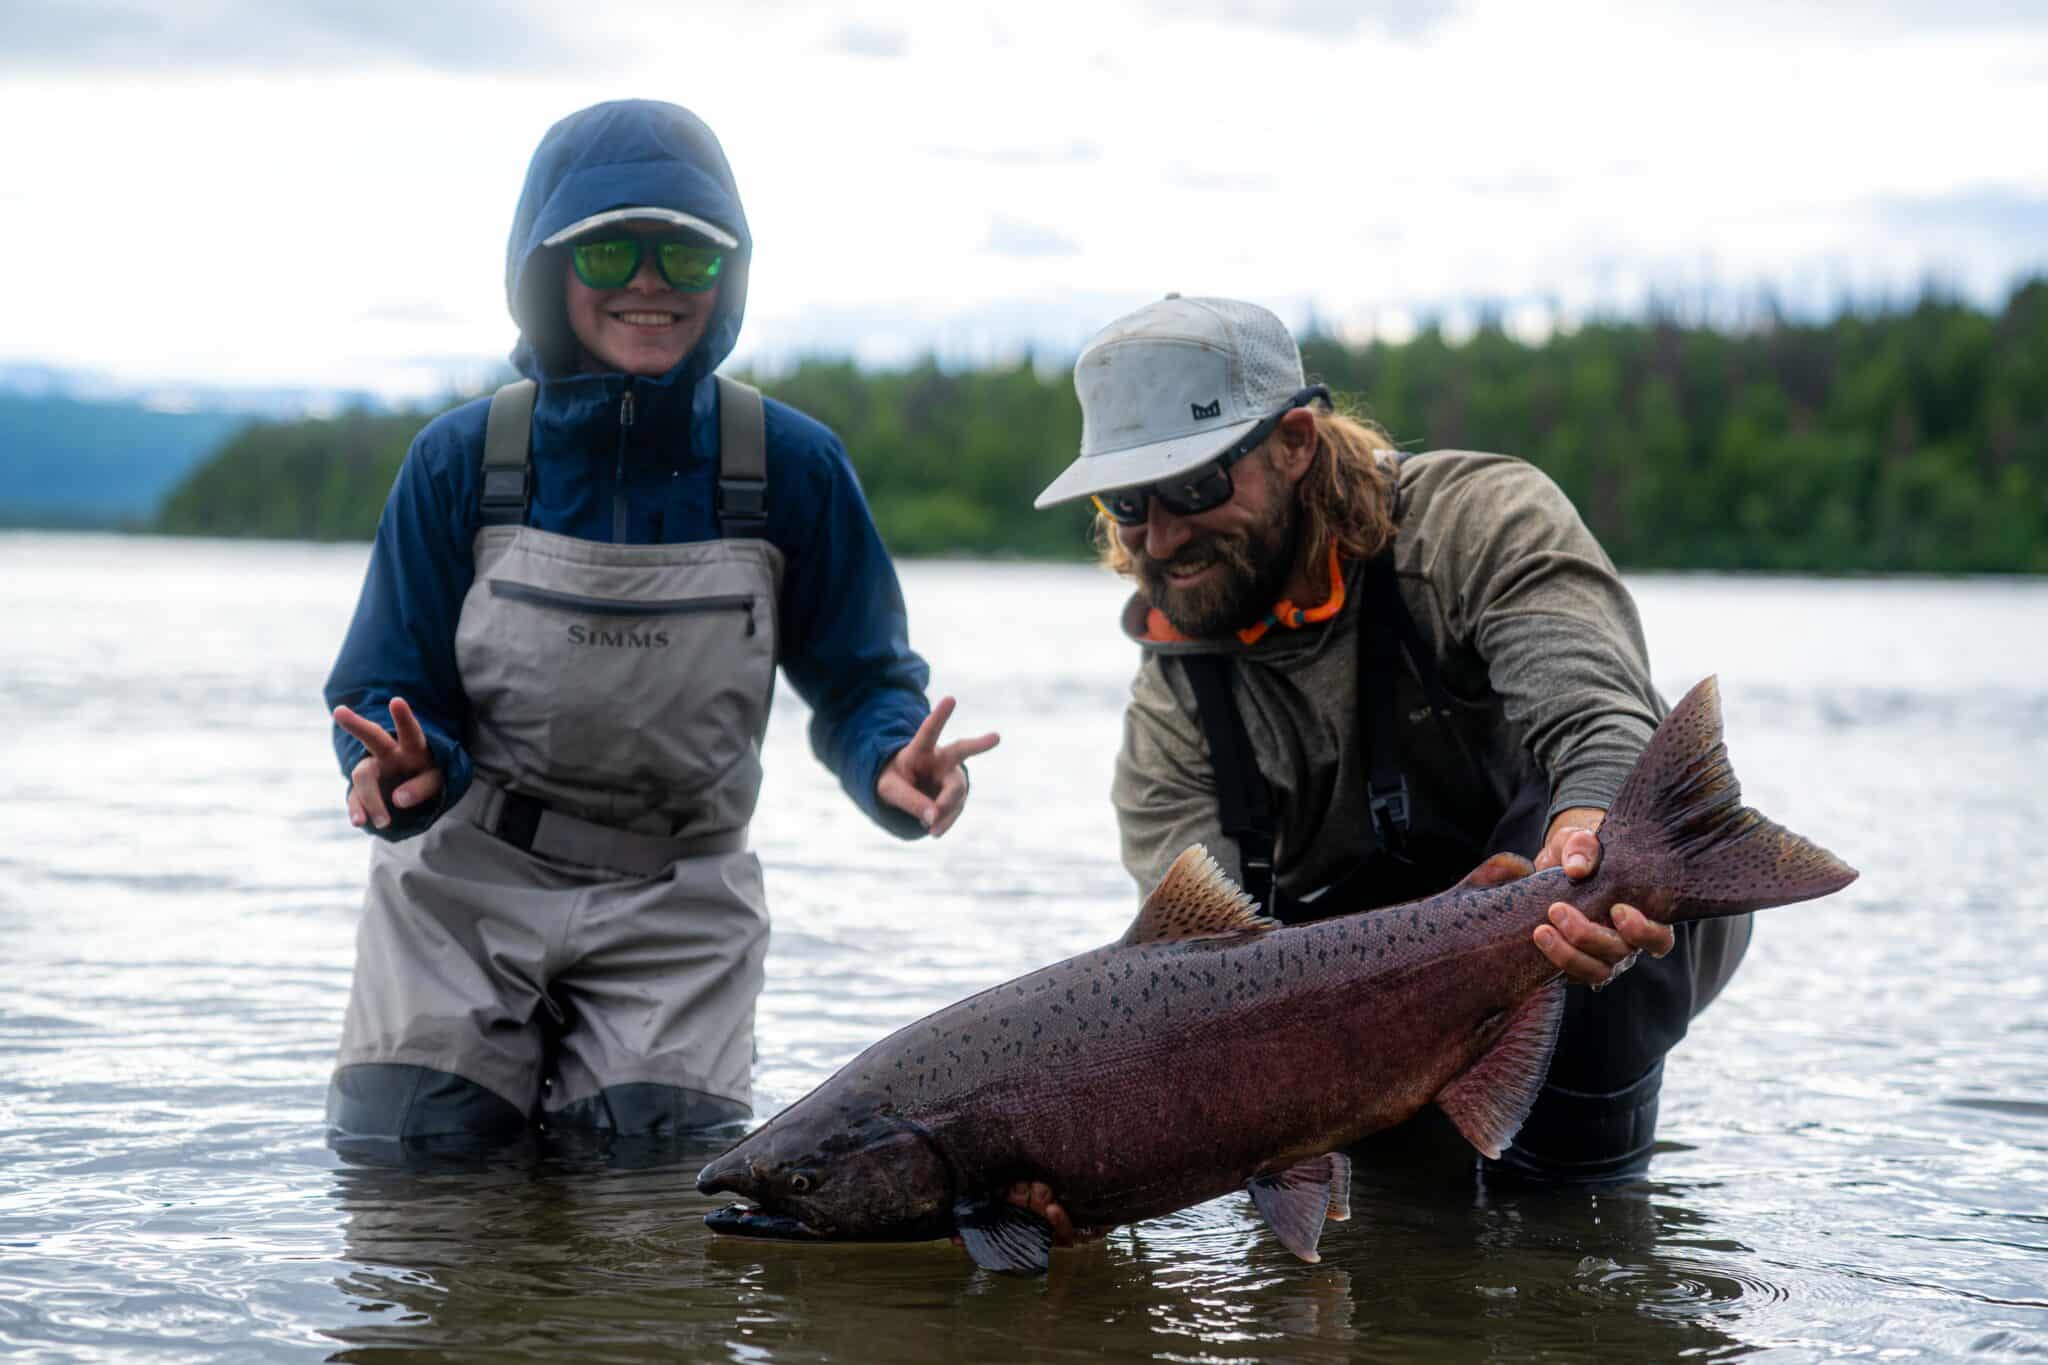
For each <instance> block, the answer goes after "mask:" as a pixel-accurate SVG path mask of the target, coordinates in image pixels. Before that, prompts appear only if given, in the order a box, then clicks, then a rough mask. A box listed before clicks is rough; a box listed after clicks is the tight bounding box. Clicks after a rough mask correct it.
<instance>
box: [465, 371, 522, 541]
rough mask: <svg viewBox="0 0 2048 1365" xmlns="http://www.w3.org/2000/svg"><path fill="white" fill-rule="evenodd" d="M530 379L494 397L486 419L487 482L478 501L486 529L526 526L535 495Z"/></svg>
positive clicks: (485, 454) (485, 479) (485, 468)
mask: <svg viewBox="0 0 2048 1365" xmlns="http://www.w3.org/2000/svg"><path fill="white" fill-rule="evenodd" d="M535 388H536V385H535V384H534V382H533V381H532V380H531V379H519V380H514V381H513V382H512V383H510V384H507V385H505V387H504V388H502V389H499V390H498V391H497V392H496V393H494V394H492V395H491V412H490V415H489V416H488V417H486V418H485V419H484V483H483V494H482V496H481V497H480V498H479V499H478V505H479V510H480V512H481V514H482V519H483V524H484V525H486V526H524V525H525V524H526V502H527V499H528V498H530V497H531V496H532V495H533V466H532V463H531V462H530V461H529V459H528V458H527V447H528V445H529V443H530V442H531V440H532V437H533V395H534V390H535Z"/></svg>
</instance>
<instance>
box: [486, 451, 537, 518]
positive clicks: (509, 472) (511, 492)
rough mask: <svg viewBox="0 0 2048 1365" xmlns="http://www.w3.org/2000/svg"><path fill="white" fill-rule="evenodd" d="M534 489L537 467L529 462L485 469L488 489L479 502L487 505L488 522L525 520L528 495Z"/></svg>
mask: <svg viewBox="0 0 2048 1365" xmlns="http://www.w3.org/2000/svg"><path fill="white" fill-rule="evenodd" d="M532 491H533V470H532V469H531V468H530V467H528V466H526V465H519V466H518V467H516V468H506V467H499V468H494V469H486V470H484V490H483V497H482V499H481V500H480V504H479V505H480V506H481V507H482V508H483V514H484V522H485V524H486V525H496V524H498V523H499V521H500V520H504V521H524V520H525V519H526V503H527V498H528V496H529V495H530V494H531V493H532Z"/></svg>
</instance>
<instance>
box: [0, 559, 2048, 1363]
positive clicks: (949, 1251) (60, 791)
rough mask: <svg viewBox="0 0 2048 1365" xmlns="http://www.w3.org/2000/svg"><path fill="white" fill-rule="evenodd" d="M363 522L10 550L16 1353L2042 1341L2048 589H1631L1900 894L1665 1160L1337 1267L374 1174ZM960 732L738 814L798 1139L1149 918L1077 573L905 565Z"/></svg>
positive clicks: (1356, 1349) (1390, 1202)
mask: <svg viewBox="0 0 2048 1365" xmlns="http://www.w3.org/2000/svg"><path fill="white" fill-rule="evenodd" d="M363 559H364V549H363V547H361V546H301V545H283V544H225V543H215V542H201V541H167V540H156V539H147V538H119V537H101V536H57V535H39V534H26V533H23V534H7V535H0V622H4V627H5V629H4V637H0V638H4V640H5V644H4V646H0V760H4V762H0V774H4V780H0V982H4V989H0V1354H5V1356H6V1357H7V1358H8V1359H9V1360H22V1361H34V1360H60V1359H64V1360H69V1359H87V1360H92V1359H136V1360H186V1359H190V1360H247V1361H259V1360H260V1361H271V1360H289V1359H320V1358H332V1359H338V1360H351V1361H353V1360H407V1359H418V1360H429V1359H431V1360H448V1359H522V1358H530V1359H543V1358H548V1359H559V1358H576V1359H581V1360H642V1359H705V1360H733V1361H756V1360H797V1361H808V1360H902V1361H931V1360H952V1359H989V1360H1096V1359H1132V1360H1147V1359H1149V1360H1162V1361H1203V1362H1226V1361H1252V1360H1258V1361H1269V1360H1288V1361H1320V1360H1415V1359H1442V1360H1457V1361H1465V1360H1503V1361H1520V1360H1546V1359H1558V1360H1569V1359H1583V1358H1586V1357H1588V1356H1593V1355H1598V1356H1601V1357H1603V1358H1608V1359H1616V1360H1661V1359H1671V1358H1677V1357H1681V1356H1685V1357H1693V1358H1707V1359H1713V1358H1731V1357H1738V1356H1750V1355H1755V1356H1758V1357H1760V1358H1763V1359H1771V1360H1809V1359H1825V1358H1831V1357H1834V1356H1874V1357H1880V1358H1885V1359H1905V1360H1950V1359H1956V1358H1961V1357H1973V1358H1976V1357H1981V1358H1987V1359H2000V1358H2016V1357H2021V1356H2039V1355H2044V1354H2048V984H2044V983H2048V946H2044V944H2048V934H2044V932H2043V930H2044V928H2048V889H2044V888H2048V878H2044V877H2043V876H2042V866H2043V864H2042V858H2041V855H2040V851H2039V850H2038V849H2037V848H2036V847H2035V844H2036V842H2037V839H2038V837H2039V834H2040V831H2041V830H2042V829H2043V827H2044V823H2048V822H2044V819H2043V817H2044V815H2048V809H2044V799H2043V794H2042V793H2043V779H2042V771H2043V767H2044V762H2043V760H2044V758H2048V583H2042V582H1986V581H1971V582H1931V581H1912V582H1890V581H1877V582H1870V581H1810V580H1795V579H1752V578H1741V579H1735V578H1718V577H1645V578H1639V579H1635V580H1633V581H1632V586H1633V587H1634V589H1635V591H1636V593H1637V595H1638V598H1639V601H1640V603H1641V605H1642V609H1643V615H1644V619H1645V622H1646V626H1647V629H1648V632H1649V637H1650V643H1651V650H1652V656H1653V658H1654V660H1655V663H1656V676H1657V682H1658V684H1659V686H1660V687H1661V688H1662V689H1663V690H1664V691H1665V693H1666V695H1667V696H1672V697H1675V696H1677V695H1678V694H1679V693H1681V692H1682V691H1683V690H1684V689H1685V688H1686V687H1688V686H1689V685H1690V684H1691V683H1693V682H1694V681H1696V680H1697V679H1698V678H1699V677H1701V676H1703V675H1705V674H1707V673H1718V674H1719V675H1720V677H1721V683H1722V690H1723V696H1724V701H1725V709H1726V716H1727V731H1728V744H1729V749H1730V752H1731V754H1732V755H1733V758H1734V760H1735V766H1736V769H1737V771H1738V772H1739V773H1740V775H1741V776H1742V778H1743V782H1744V786H1745V790H1746V793H1747V795H1748V798H1749V799H1750V801H1751V802H1752V803H1753V804H1755V805H1756V806H1758V807H1759V808H1760V809H1762V810H1764V811H1766V812H1767V813H1769V814H1771V815H1773V816H1774V817H1777V818H1779V819H1781V820H1782V821H1784V822H1785V823H1787V824H1789V825H1791V826H1792V827H1793V828H1795V829H1798V830H1799V831H1801V832H1802V833H1806V834H1809V835H1811V836H1812V837H1814V838H1815V839H1817V840H1819V841H1820V842H1822V843H1824V844H1826V845H1828V846H1829V847H1831V848H1833V849H1834V850H1835V851H1836V852H1837V853H1840V854H1841V855H1843V856H1844V857H1845V858H1847V859H1848V860H1849V861H1850V862H1852V863H1854V864H1856V865H1857V866H1859V867H1860V868H1861V869H1862V870H1863V878H1862V880H1861V881H1860V882H1858V883H1857V884H1856V885H1855V886H1853V887H1851V888H1850V889H1849V890H1848V891H1846V892H1844V893H1842V894H1840V895H1838V896H1835V897H1833V898H1831V899H1829V900H1826V901H1822V902H1818V903H1813V904H1809V905H1803V906H1795V907H1788V908H1785V909H1781V910H1774V911H1770V912H1767V914H1766V915H1765V916H1763V917H1761V918H1760V919H1759V922H1758V929H1757V937H1756V942H1755V946H1754V947H1753V949H1752V950H1751V953H1750V956H1749V959H1748V961H1747V962H1746V964H1745V965H1744V967H1743V969H1742V971H1741V972H1740V974H1739V975H1738V976H1737V977H1736V979H1735V980H1734V982H1733V984H1732V985H1731V986H1730V987H1729V988H1728V990H1727V992H1726V994H1725V995H1724V996H1723V997H1722V998H1721V999H1720V1001H1718V1002H1717V1003H1716V1004H1715V1005H1714V1007H1713V1008H1712V1009H1710V1010H1709V1011H1708V1012H1707V1013H1706V1014H1704V1015H1703V1016H1701V1018H1700V1019H1699V1020H1698V1021H1696V1022H1695V1024H1694V1026H1693V1030H1692V1033H1691V1035H1690V1037H1689V1038H1688V1039H1687V1040H1686V1042H1685V1043H1683V1044H1682V1045H1681V1046H1680V1048H1679V1049H1678V1050H1677V1051H1676V1052H1675V1053H1674V1054H1673V1055H1672V1059H1671V1062H1670V1065H1669V1068H1668V1072H1667V1077H1668V1078H1667V1081H1666V1085H1665V1092H1664V1094H1665V1099H1664V1119H1663V1125H1662V1129H1661V1136H1662V1138H1663V1140H1664V1145H1663V1150H1662V1151H1661V1153H1660V1155H1659V1156H1658V1157H1657V1159H1656V1161H1655V1163H1654V1165H1653V1167H1652V1169H1651V1172H1650V1175H1649V1177H1648V1178H1647V1179H1645V1180H1643V1181H1640V1182H1638V1183H1635V1184H1633V1185H1629V1186H1626V1187H1623V1188H1620V1189H1610V1190H1606V1191H1602V1192H1600V1193H1598V1194H1590V1193H1583V1192H1580V1193H1555V1192H1553V1193H1534V1194H1531V1193H1513V1192H1503V1191H1498V1190H1493V1191H1489V1190H1484V1189H1475V1188H1473V1187H1472V1186H1470V1185H1469V1184H1468V1185H1460V1186H1458V1187H1455V1188H1451V1189H1447V1190H1438V1189H1430V1190H1379V1189H1374V1188H1370V1187H1369V1183H1368V1187H1367V1188H1364V1189H1362V1190H1361V1192H1360V1196H1359V1198H1358V1200H1357V1201H1356V1204H1355V1214H1356V1217H1355V1219H1354V1221H1352V1222H1351V1223H1349V1224H1342V1225H1333V1227H1332V1228H1331V1229H1330V1231H1329V1232H1328V1234H1326V1236H1325V1238H1324V1241H1323V1248H1322V1249H1323V1254H1324V1260H1323V1262H1322V1264H1320V1265H1317V1266H1307V1265H1303V1264H1301V1263H1299V1262H1297V1261H1296V1260H1295V1259H1294V1258H1293V1257H1292V1256H1290V1255H1289V1254H1288V1253H1286V1252H1285V1251H1283V1250H1282V1249H1281V1248H1280V1247H1279V1246H1278V1244H1277V1243H1275V1241H1274V1240H1273V1238H1272V1237H1271V1236H1270V1235H1269V1234H1268V1233H1267V1232H1266V1231H1265V1230H1264V1229H1263V1227H1262V1226H1261V1225H1259V1224H1258V1223H1257V1222H1256V1221H1255V1218H1254V1216H1253V1215H1252V1214H1251V1213H1250V1211H1249V1207H1248V1202H1247V1201H1245V1200H1243V1199H1237V1198H1232V1199H1225V1200H1219V1201H1217V1202H1215V1203H1212V1204H1208V1205H1204V1206H1202V1207H1200V1208H1197V1209H1193V1210H1189V1211H1187V1212H1185V1213H1182V1214H1179V1215H1176V1216H1173V1217H1170V1218H1164V1219H1159V1220H1155V1221H1152V1222H1148V1223H1144V1224H1140V1225H1138V1226H1136V1227H1134V1228H1127V1229H1123V1230H1121V1231H1119V1232H1117V1233H1115V1234H1113V1235H1111V1236H1110V1237H1109V1238H1108V1239H1107V1240H1106V1241H1104V1242H1102V1243H1099V1244H1096V1245H1092V1246H1088V1247H1084V1248H1080V1249H1077V1250H1074V1251H1071V1252H1062V1253H1059V1254H1058V1255H1057V1256H1056V1257H1055V1261H1054V1265H1053V1270H1052V1273H1051V1275H1050V1276H1048V1277H1047V1278H1045V1279H1043V1280H1014V1279H1007V1278H1003V1277H997V1276H992V1275H989V1274H987V1273H985V1272H982V1271H979V1270H977V1269H975V1267H974V1266H973V1265H972V1264H971V1263H970V1262H969V1261H967V1260H966V1259H965V1257H964V1256H963V1255H962V1254H961V1253H960V1252H959V1251H958V1250H957V1249H955V1248H953V1247H951V1246H948V1245H945V1244H935V1245H929V1246H907V1247H881V1248H874V1247H868V1248H793V1247H781V1246H772V1245H767V1244H761V1243H750V1242H733V1241H728V1240H725V1239H713V1238H711V1237H709V1236H708V1235H707V1233H706V1232H705V1230H704V1228H703V1225H702V1221H701V1220H702V1215H703V1214H704V1213H705V1212H706V1211H707V1210H708V1209H709V1208H711V1207H712V1206H713V1204H714V1203H715V1202H719V1201H714V1200H711V1199H706V1198H704V1197H702V1196H700V1195H698V1194H697V1193H696V1191H695V1188H694V1186H693V1184H692V1177H693V1175H694V1173H695V1171H696V1169H697V1167H698V1165H699V1164H700V1163H701V1162H702V1160H703V1159H704V1158H705V1157H706V1156H707V1155H708V1154H709V1149H707V1148H702V1147H699V1148H692V1149H687V1150H669V1151H659V1152H652V1153H617V1152H614V1153H609V1154H607V1153H604V1152H600V1151H591V1150H582V1151H578V1150H562V1149H553V1148H550V1149H537V1150H531V1151H522V1152H516V1153H513V1154H511V1155H510V1156H508V1157H506V1158H504V1159H501V1160H498V1161H494V1162H492V1163H490V1164H488V1165H484V1166H480V1167H474V1168H463V1167H460V1166H450V1167H445V1168H435V1169H422V1170H414V1171H392V1170H381V1169H376V1168H370V1167H358V1166H349V1165H346V1164H344V1163H343V1162H341V1161H340V1160H339V1159H337V1158H336V1157H335V1156H334V1155H333V1154H332V1153H331V1152H329V1151H328V1150H327V1148H326V1147H325V1146H324V1145H323V1143H322V1141H321V1133H320V1119H321V1103H322V1096H323V1090H324V1086H325V1081H326V1075H327V1070H328V1067H329V1065H330V1062H331V1058H332V1053H333V1048H334V1045H335V1042H336V1038H337V1035H338V1032H339V1029H340V1024H341V1014H342V1007H343V1004H344V1002H345V1000H346V997H347V991H348V981H349V970H350V966H351V962H352V948H351V941H352V934H353V931H354V924H355V918H356V914H357V907H358V904H359V900H360V895H361V886H362V882H363V872H364V864H365V841H364V838H363V836H362V835H360V834H358V833H356V832H354V831H352V830H351V829H350V828H349V826H348V825H347V823H346V820H345V819H344V817H343V814H342V803H341V794H342V788H341V781H340V778H339V777H338V775H337V774H336V773H335V771H334V768H333V763H332V760H331V758H330V756H329V749H328V744H327V739H326V734H325V729H326V725H325V719H324V717H323V714H322V711H321V706H320V699H319V689H320V682H321V679H322V677H323V675H324V673H325V671H326V668H327V665H328V663H329V661H330V660H331V658H332V656H333V653H334V649H335V646H336V644H337V643H338V641H339V639H340V636H341V632H342V630H343V628H344V626H345V624H346V621H347V618H348V615H349V612H350V610H351V608H352V606H353V604H354V599H355V592H356V587H357V585H358V582H359V580H360V576H361V572H362V567H363ZM903 577H904V586H905V591H906V594H907V596H908V597H909V600H910V605H911V611H912V624H913V639H914V642H915V643H916V644H917V645H918V646H919V647H920V648H921V649H922V650H923V651H924V652H925V654H926V655H927V657H928V658H930V659H931V661H932V663H933V666H934V685H935V688H936V689H937V690H943V691H950V692H955V693H957V694H958V695H959V696H960V698H961V708H960V715H959V718H958V722H957V724H956V729H958V730H960V732H962V733H967V732H971V731H975V730H979V729H982V728H985V727H986V728H996V729H1000V730H1001V731H1002V732H1003V735H1004V742H1003V746H1002V748H1001V749H999V750H997V751H996V752H995V753H993V754H990V755H988V756H986V757H985V758H983V759H980V760H977V761H976V764H975V787H974V796H973V801H972V803H971V805H970V807H969V810H968V813H967V815H966V817H965V818H964V819H963V820H962V822H961V824H960V826H959V827H958V828H957V829H956V830H955V831H954V832H953V834H951V835H950V836H948V837H947V838H946V839H945V840H943V841H940V842H939V843H937V844H933V845H924V846H904V845H899V844H897V843H895V842H894V841H893V840H890V839H889V838H887V837H886V836H884V835H882V834H881V833H880V832H879V831H876V830H874V829H872V828H871V827H869V826H868V825H867V824H866V822H865V821H864V820H863V819H862V818H861V817H860V816H859V815H858V814H857V813H856V812H855V811H854V810H853V809H852V807H851V806H850V805H849V804H848V803H847V802H846V801H845V799H844V797H843V796H841V795H840V793H839V792H838V790H837V787H836V784H835V783H834V782H833V780H832V779H831V778H830V777H829V776H827V775H826V774H825V773H824V772H823V771H822V770H821V769H820V768H818V766H817V765H816V764H815V762H814V761H813V760H812V759H811V758H810V756H809V753H808V750H807V747H806V744H805V739H804V734H803V722H804V715H803V711H802V707H801V705H800V703H798V702H797V700H796V699H795V698H794V696H793V695H790V694H789V693H788V691H787V689H784V690H783V692H782V693H781V695H779V696H778V700H777V709H776V712H775V716H774V720H773V724H772V728H771V733H770V736H769V749H770V755H769V778H768V785H767V789H766V794H765V799H764V801H763V805H762V809H761V813H760V816H759V818H758V820H757V822H756V824H755V838H756V843H757V846H758V848H759V849H760V852H761V855H762V859H763V861H764V863H765V864H766V866H767V869H768V886H769V894H770V898H771V901H772V903H773V905H774V910H775V916H776V928H775V937H774V942H773V947H772V948H771V951H770V957H769V972H768V987H767V993H766V995H765V997H764V999H763V1003H762V1009H761V1017H760V1067H759V1071H758V1076H757V1079H758V1088H759V1092H760V1100H761V1107H762V1112H763V1113H768V1112H772V1111H773V1110H774V1109H776V1108H779V1107H780V1106H781V1105H783V1104H786V1103H787V1102H789V1101H790V1100H792V1099H794V1098H796V1097H797V1096H798V1095H800V1094H801V1093H803V1092H804V1091H805V1090H806V1089H807V1088H809V1087H810V1086H811V1085H812V1084H814V1083H815V1082H817V1081H818V1080H820V1079H822V1078H823V1077H825V1076H826V1075H828V1074H830V1072H831V1071H832V1070H833V1069H834V1068H836V1067H837V1066H838V1065H839V1064H840V1063H842V1062H844V1061H845V1060H847V1059H848V1058H849V1057H851V1056H852V1055H853V1054H854V1053H855V1052H857V1051H858V1050H860V1049H861V1048H862V1047H864V1046H866V1045H867V1044H868V1043H870V1042H872V1041H874V1040H875V1039H877V1038H879V1037H881V1036H882V1035H883V1034H885V1033H887V1032H888V1031H890V1030H891V1029H894V1028H896V1027H897V1026H899V1025H901V1024H903V1023H906V1022H908V1021H910V1020H912V1019H914V1018H916V1017H918V1016H919V1015H921V1014H923V1013H925V1012H927V1011H929V1010H931V1009H934V1008H936V1007H938V1006H940V1005H943V1004H946V1003H948V1002H950V1001H952V1000H954V999H957V998H959V997H960V996H963V995H966V994H968V993H970V992H972V991H975V990H978V989H980V988H982V987H985V986H988V985H991V984H993V983H995V982H997V981H1000V980H1003V979H1005V978H1007V977H1009V976H1013V975H1016V974H1018V973H1021V972H1024V971H1027V970H1030V969H1032V968H1035V967H1037V966H1041V965H1043V964H1045V963H1047V962H1050V961H1053V960H1055V959H1057V958H1059V957H1062V956H1065V955H1068V954H1071V953H1074V952H1077V951H1081V950H1084V949H1088V948H1092V947H1095V946H1097V945H1099V944H1101V943H1103V942H1106V941H1108V940H1109V939H1111V938H1113V937H1115V936H1116V935H1117V934H1119V933H1120V932H1121V931H1122V929H1123V927H1124V925H1125V923H1126V922H1127V920H1128V919H1129V916H1130V914H1131V912H1132V910H1133V908H1134V905H1135V894H1134V889H1133V888H1132V887H1131V886H1130V884H1129V883H1128V881H1127V880H1126V878H1125V877H1124V875H1123V873H1122V871H1121V870H1120V868H1119V867H1118V865H1117V862H1116V856H1115V835H1114V828H1113V823H1112V820H1111V817H1110V812H1109V808H1108V802H1107V788H1108V783H1109V773H1110V763H1111V756H1112V754H1113V753H1114V749H1115V745H1116V741H1117V734H1118V713H1119V707H1120V705H1121V702H1122V699H1123V697H1124V694H1125V688H1126V686H1127V683H1128V680H1129V674H1130V671H1131V668H1132V664H1133V654H1132V651H1131V649H1130V648H1129V647H1128V646H1127V645H1125V644H1123V643H1122V642H1121V641H1120V640H1119V638H1118V637H1117V635H1116V633H1115V631H1114V629H1113V625H1112V618H1113V614H1114V610H1115V607H1116V604H1117V602H1118V601H1119V599H1120V596H1121V591H1122V590H1121V589H1120V588H1119V586H1118V585H1117V584H1116V583H1115V582H1114V581H1113V580H1110V579H1108V578H1107V577H1105V576H1103V575H1100V574H1098V573H1096V572H1094V571H1091V570H1088V569H1085V568H1080V567H1044V566H1022V565H967V564H950V563H913V564H907V565H905V566H904V567H903Z"/></svg>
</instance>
